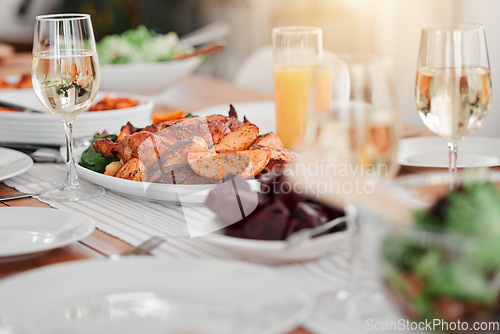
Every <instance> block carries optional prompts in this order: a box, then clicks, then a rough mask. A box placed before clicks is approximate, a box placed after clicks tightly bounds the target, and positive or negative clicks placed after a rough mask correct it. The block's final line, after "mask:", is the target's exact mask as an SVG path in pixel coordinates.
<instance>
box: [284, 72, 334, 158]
mask: <svg viewBox="0 0 500 334" xmlns="http://www.w3.org/2000/svg"><path fill="white" fill-rule="evenodd" d="M315 71H316V72H315ZM331 75H332V72H331V70H330V69H329V68H327V67H322V68H315V67H314V66H312V65H277V66H275V68H274V104H275V109H276V128H277V134H278V136H279V137H280V138H281V140H282V141H283V144H284V145H285V147H286V148H292V147H293V146H295V145H296V144H298V143H299V142H300V141H301V139H302V138H303V136H304V131H305V127H306V123H307V118H308V111H309V107H310V105H309V103H310V100H309V97H310V95H311V92H312V89H313V86H312V85H313V84H315V87H314V89H316V101H315V109H316V110H327V109H328V107H329V103H330V90H331ZM314 80H315V83H313V81H314Z"/></svg>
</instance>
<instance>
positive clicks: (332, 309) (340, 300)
mask: <svg viewBox="0 0 500 334" xmlns="http://www.w3.org/2000/svg"><path fill="white" fill-rule="evenodd" d="M317 308H318V309H320V310H322V312H324V313H327V314H329V316H330V317H332V318H335V319H338V320H342V321H359V320H366V319H376V318H379V317H383V316H386V315H387V314H391V310H392V309H391V306H390V303H389V301H388V300H387V298H386V297H385V296H384V295H383V294H382V293H381V292H378V291H377V292H375V291H370V292H356V293H352V294H349V293H348V292H347V291H345V290H339V291H334V292H333V291H332V292H329V293H324V294H322V295H320V296H318V298H317Z"/></svg>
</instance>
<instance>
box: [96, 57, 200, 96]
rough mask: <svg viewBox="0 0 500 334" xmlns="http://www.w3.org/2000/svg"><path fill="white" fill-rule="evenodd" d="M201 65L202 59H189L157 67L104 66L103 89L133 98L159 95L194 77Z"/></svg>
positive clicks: (168, 62) (102, 72)
mask: <svg viewBox="0 0 500 334" xmlns="http://www.w3.org/2000/svg"><path fill="white" fill-rule="evenodd" d="M200 64H201V58H200V57H189V58H184V59H176V60H168V61H163V62H157V63H136V64H107V65H101V66H100V70H101V88H102V89H104V90H112V91H120V92H128V93H133V94H144V95H152V94H158V93H160V92H162V91H164V90H165V89H166V88H167V87H168V86H170V85H172V84H174V83H175V82H178V81H179V80H181V79H182V78H184V77H186V76H188V75H190V74H192V73H193V72H194V70H195V69H196V68H197V67H198V66H199V65H200Z"/></svg>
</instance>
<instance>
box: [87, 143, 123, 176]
mask: <svg viewBox="0 0 500 334" xmlns="http://www.w3.org/2000/svg"><path fill="white" fill-rule="evenodd" d="M106 138H109V139H111V140H112V141H113V142H114V141H115V140H116V138H117V136H116V135H113V134H104V135H96V136H94V139H93V140H92V143H94V142H95V141H96V140H98V139H106ZM118 160H120V159H118V158H116V157H105V156H104V155H102V154H100V153H97V152H96V151H95V150H94V148H93V147H92V145H90V146H89V148H87V149H86V150H85V151H84V152H83V153H82V157H81V160H80V162H79V165H80V166H82V167H85V168H87V169H90V170H92V171H94V172H100V173H103V172H104V171H105V170H106V166H107V165H108V164H110V163H112V162H113V161H118Z"/></svg>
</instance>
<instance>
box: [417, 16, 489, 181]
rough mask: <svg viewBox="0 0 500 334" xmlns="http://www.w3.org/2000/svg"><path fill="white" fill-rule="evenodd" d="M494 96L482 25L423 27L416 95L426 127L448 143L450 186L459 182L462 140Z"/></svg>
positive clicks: (480, 119) (485, 112)
mask: <svg viewBox="0 0 500 334" xmlns="http://www.w3.org/2000/svg"><path fill="white" fill-rule="evenodd" d="M491 94H492V90H491V75H490V65H489V60H488V49H487V46H486V36H485V30H484V26H482V25H480V24H469V23H444V24H429V25H425V26H424V27H423V29H422V36H421V40H420V51H419V56H418V64H417V78H416V83H415V99H416V104H417V110H418V112H419V115H420V118H421V119H422V121H423V122H424V124H425V125H426V126H427V128H428V129H429V130H431V131H432V132H434V133H436V134H437V135H439V136H441V137H443V138H444V139H446V140H447V141H448V147H449V170H450V176H451V182H450V189H453V188H454V187H455V186H456V172H457V157H458V155H457V148H458V143H459V142H460V140H461V139H463V138H464V137H466V136H468V135H470V134H471V133H473V132H474V131H475V130H477V129H478V128H479V127H480V126H481V125H482V124H483V122H484V120H485V118H486V116H487V115H488V112H489V110H490V105H491Z"/></svg>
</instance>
